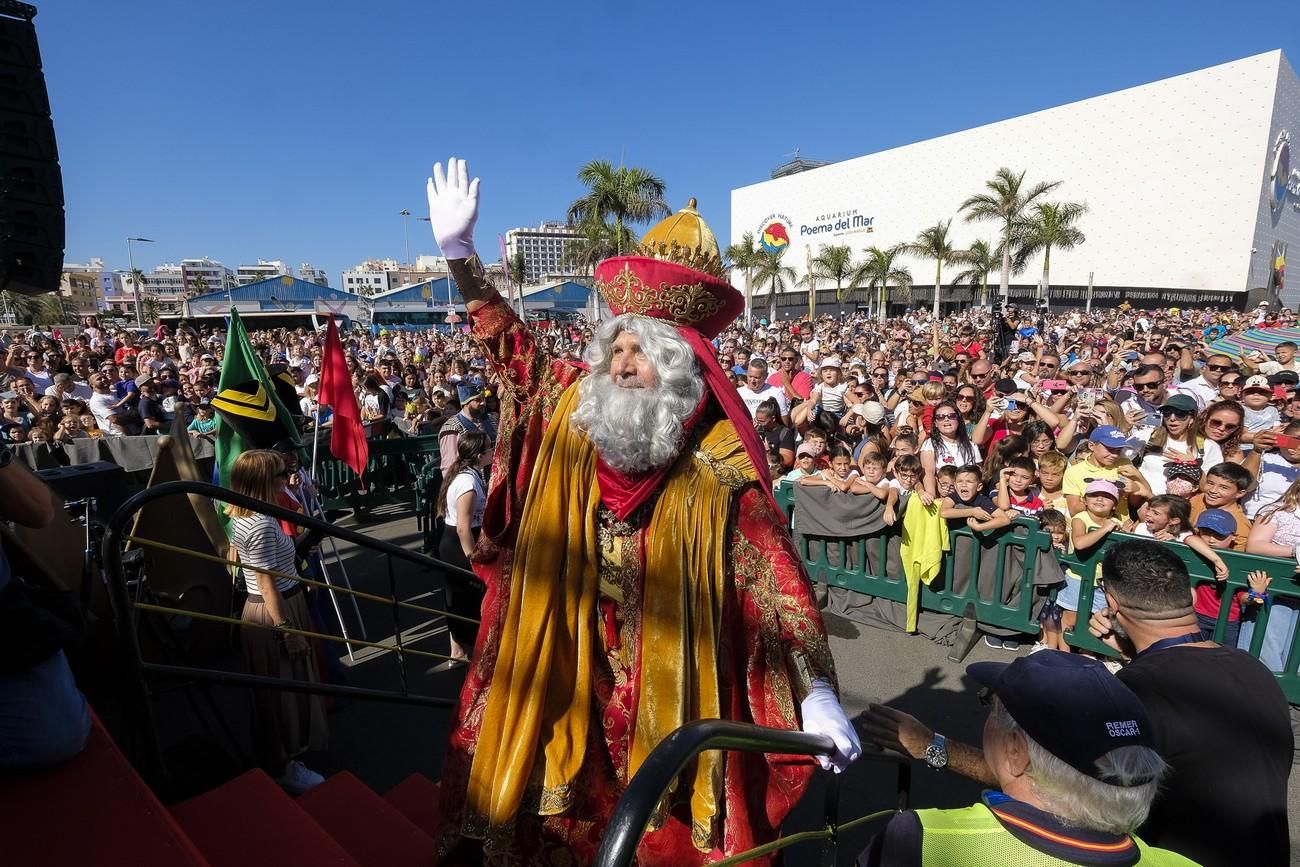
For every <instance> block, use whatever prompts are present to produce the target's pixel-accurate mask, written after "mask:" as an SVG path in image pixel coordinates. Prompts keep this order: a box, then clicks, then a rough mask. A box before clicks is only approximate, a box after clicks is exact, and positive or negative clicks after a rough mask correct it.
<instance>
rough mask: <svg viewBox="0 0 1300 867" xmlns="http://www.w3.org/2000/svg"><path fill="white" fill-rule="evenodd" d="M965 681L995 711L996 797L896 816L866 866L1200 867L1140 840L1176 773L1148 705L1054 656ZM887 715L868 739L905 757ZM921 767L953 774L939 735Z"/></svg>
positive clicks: (1100, 673)
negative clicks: (1163, 753) (1166, 780)
mask: <svg viewBox="0 0 1300 867" xmlns="http://www.w3.org/2000/svg"><path fill="white" fill-rule="evenodd" d="M966 670H967V672H968V673H969V674H970V675H971V677H972V678H974V679H975V680H976V681H978V682H979V683H980V684H981V685H982V686H983V687H984V690H983V691H982V693H981V699H985V698H986V697H987V698H988V699H989V700H990V701H991V707H990V711H989V717H988V720H987V721H986V722H985V723H984V743H983V761H984V763H985V764H986V765H987V769H988V777H989V778H990V779H991V780H994V781H996V783H997V789H995V790H990V791H986V792H985V793H984V795H983V796H982V797H981V798H980V800H979V802H978V803H976V804H973V805H971V806H969V807H965V808H962V809H957V810H935V809H929V810H907V811H904V812H902V813H899V814H898V815H896V816H895V817H894V818H893V819H892V820H891V821H890V823H889V825H888V826H886V828H885V830H884V831H883V832H882V833H880V834H879V835H877V836H876V838H875V839H874V840H873V841H872V842H871V845H870V846H869V847H868V848H867V850H866V851H865V852H864V853H863V854H862V856H861V857H860V858H859V860H858V863H859V865H863V867H894V865H913V864H919V865H927V867H929V865H940V867H941V865H953V867H957V865H960V867H979V865H990V867H991V865H1021V864H1034V865H1049V864H1063V865H1064V864H1084V865H1102V864H1106V865H1187V864H1191V863H1192V862H1190V861H1188V860H1187V859H1186V858H1183V857H1182V856H1180V855H1177V854H1174V853H1173V852H1169V851H1166V850H1164V849H1156V848H1154V847H1152V846H1149V845H1147V844H1146V843H1145V842H1144V841H1142V840H1140V839H1138V838H1137V837H1135V836H1134V834H1133V832H1134V830H1135V829H1136V828H1137V827H1138V826H1139V825H1141V824H1142V822H1143V821H1144V820H1145V819H1146V817H1147V813H1148V811H1149V810H1150V809H1151V803H1152V801H1153V800H1154V798H1155V797H1156V792H1157V789H1158V787H1159V785H1160V780H1161V778H1162V777H1163V776H1164V774H1165V772H1166V770H1167V766H1166V764H1165V762H1164V761H1163V760H1162V759H1161V758H1160V755H1159V754H1158V753H1157V752H1156V750H1155V743H1154V740H1153V733H1152V726H1151V722H1150V720H1149V719H1148V718H1147V712H1146V710H1145V709H1144V708H1143V706H1142V702H1141V701H1139V700H1138V697H1137V696H1136V695H1134V694H1133V692H1132V690H1130V689H1129V688H1128V687H1126V686H1125V685H1124V684H1123V683H1121V682H1120V681H1119V680H1117V679H1116V678H1115V677H1114V676H1113V675H1112V674H1111V673H1110V672H1109V671H1107V670H1106V668H1105V666H1103V665H1102V664H1101V663H1100V662H1098V661H1097V660H1095V659H1092V658H1089V657H1085V656H1080V655H1076V654H1071V653H1064V652H1061V651H1056V650H1047V651H1043V652H1041V653H1036V654H1033V655H1032V656H1026V657H1022V658H1020V659H1017V660H1015V661H1014V662H1011V663H1009V664H1008V663H1001V662H977V663H974V664H973V665H970V666H968V667H967V669H966ZM889 713H896V712H895V711H893V710H892V709H891V708H882V707H880V706H873V707H872V709H871V712H870V713H869V715H868V717H867V731H868V733H869V734H870V735H871V736H872V737H873V738H874V739H875V740H876V742H877V743H878V744H879V745H881V746H888V747H893V748H895V749H899V750H901V751H903V752H907V751H908V750H907V748H906V747H904V746H903V744H902V743H901V742H900V740H899V732H898V728H897V726H896V725H894V724H892V721H891V719H890V718H889V716H888V714H889ZM966 749H967V750H969V749H970V748H966ZM924 756H925V760H926V762H927V763H928V764H929V765H930V766H931V767H935V768H942V767H944V766H945V765H946V764H947V758H948V754H947V748H946V744H945V742H944V739H943V737H942V736H941V735H934V736H933V743H932V744H931V745H930V746H928V747H927V748H926V750H925V753H924Z"/></svg>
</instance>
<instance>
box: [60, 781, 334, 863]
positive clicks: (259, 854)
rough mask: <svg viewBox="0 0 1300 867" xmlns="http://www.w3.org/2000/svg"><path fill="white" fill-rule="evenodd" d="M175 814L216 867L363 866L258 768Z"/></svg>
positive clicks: (174, 808) (177, 806)
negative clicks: (264, 866) (265, 865)
mask: <svg viewBox="0 0 1300 867" xmlns="http://www.w3.org/2000/svg"><path fill="white" fill-rule="evenodd" d="M171 812H172V815H173V816H175V817H176V821H177V822H179V823H180V825H181V827H182V828H184V829H185V833H186V834H188V835H189V837H190V839H191V840H193V841H194V845H195V846H197V847H198V850H199V851H200V852H202V853H203V855H204V857H206V858H207V860H208V863H209V864H211V865H212V867H253V865H260V864H274V865H276V867H360V865H359V864H358V863H357V861H356V860H355V859H354V858H353V857H352V856H351V855H349V854H348V853H347V851H346V850H345V849H344V848H343V847H342V846H340V845H339V844H338V842H337V841H336V840H335V839H334V838H333V837H331V836H330V835H329V834H328V833H326V831H325V829H324V828H322V827H321V826H320V825H318V824H317V823H316V821H315V820H314V819H312V818H311V816H309V815H307V813H306V812H305V811H304V810H303V809H302V808H301V807H299V806H298V804H296V803H294V800H293V798H291V797H289V796H288V795H287V794H285V793H284V791H283V790H281V789H280V787H279V786H277V785H276V784H275V782H274V781H272V779H271V778H270V777H268V776H267V775H266V774H265V773H264V772H263V771H260V770H253V771H248V772H247V773H244V774H242V775H240V776H238V777H236V778H235V779H233V780H231V781H230V782H228V783H225V784H224V785H221V786H218V787H217V788H215V789H213V790H212V791H210V792H204V793H203V794H202V795H199V796H198V797H197V798H191V799H190V800H188V801H184V802H182V803H180V804H175V805H173V806H172V808H171ZM92 839H93V838H92ZM74 863H75V862H74ZM81 863H86V864H93V863H95V861H94V860H93V859H91V860H88V861H84V862H81Z"/></svg>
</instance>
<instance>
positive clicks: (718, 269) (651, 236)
mask: <svg viewBox="0 0 1300 867" xmlns="http://www.w3.org/2000/svg"><path fill="white" fill-rule="evenodd" d="M695 208H696V201H695V199H694V198H691V199H690V201H688V202H687V203H686V207H685V208H683V209H682V210H680V211H678V212H677V213H675V214H672V215H671V216H668V217H665V218H664V219H662V220H660V221H659V222H658V223H656V224H655V225H654V227H653V228H651V229H650V231H648V232H646V233H645V236H644V237H642V238H641V244H640V246H639V247H638V248H637V253H638V254H639V255H642V256H648V257H650V258H651V259H659V260H661V261H664V262H675V263H676V264H678V265H684V266H685V267H687V268H690V269H692V270H695V271H699V272H701V273H704V274H709V275H711V276H714V277H718V278H723V277H725V271H724V269H723V267H722V254H721V252H720V251H719V250H718V239H717V238H716V237H715V236H714V234H713V230H712V229H710V228H709V225H708V223H706V222H704V219H703V218H702V217H701V216H700V212H699V211H697V210H696V209H695Z"/></svg>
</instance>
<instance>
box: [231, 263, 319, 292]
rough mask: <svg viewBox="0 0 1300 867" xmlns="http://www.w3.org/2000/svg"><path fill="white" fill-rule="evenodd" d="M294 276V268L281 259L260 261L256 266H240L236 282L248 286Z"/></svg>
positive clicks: (237, 270) (236, 270)
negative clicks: (274, 278)
mask: <svg viewBox="0 0 1300 867" xmlns="http://www.w3.org/2000/svg"><path fill="white" fill-rule="evenodd" d="M292 276H293V268H291V267H289V265H287V264H286V263H284V262H281V261H280V260H279V259H269V260H268V259H258V260H257V264H256V265H240V266H239V267H238V268H236V269H235V280H236V281H237V283H238V285H240V286H247V285H248V284H249V283H256V282H258V281H259V280H269V279H271V278H272V277H292ZM303 279H304V280H305V279H307V278H306V277H304V278H303Z"/></svg>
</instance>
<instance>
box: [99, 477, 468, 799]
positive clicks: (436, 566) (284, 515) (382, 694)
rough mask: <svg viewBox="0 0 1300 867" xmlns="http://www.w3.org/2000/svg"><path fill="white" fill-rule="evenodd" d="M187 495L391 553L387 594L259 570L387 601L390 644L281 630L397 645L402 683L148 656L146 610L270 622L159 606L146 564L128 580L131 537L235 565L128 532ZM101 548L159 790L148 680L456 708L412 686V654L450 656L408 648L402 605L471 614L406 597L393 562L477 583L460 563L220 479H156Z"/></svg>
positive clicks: (322, 636)
mask: <svg viewBox="0 0 1300 867" xmlns="http://www.w3.org/2000/svg"><path fill="white" fill-rule="evenodd" d="M413 453H414V452H413ZM186 494H197V495H199V496H203V497H208V498H210V499H212V500H215V501H217V502H224V503H229V504H232V505H236V506H242V507H244V508H248V509H251V510H253V511H256V512H260V513H262V514H265V515H269V516H271V517H272V518H275V519H276V520H280V521H290V522H292V523H294V524H297V525H298V526H300V527H304V528H307V529H309V530H316V531H319V532H320V533H322V534H323V535H325V536H331V537H334V538H337V539H342V540H344V541H346V542H351V543H352V544H354V545H356V546H358V547H360V548H364V549H367V550H369V551H372V552H374V553H376V554H379V555H382V556H383V557H385V559H386V563H387V575H388V587H387V591H388V592H387V593H386V594H381V593H365V592H362V591H359V590H352V589H350V588H345V587H341V586H339V585H337V584H333V585H327V584H324V583H322V582H319V581H314V580H312V579H308V578H304V577H302V576H299V575H285V576H280V573H278V572H276V571H274V570H259V571H266V572H268V573H269V574H271V575H273V576H277V577H288V578H292V579H294V580H297V581H300V582H302V583H304V584H307V585H309V586H315V587H317V588H321V589H325V588H328V589H329V590H331V591H332V592H334V593H344V594H350V595H352V596H353V597H355V598H358V599H362V600H366V601H370V602H377V603H380V604H382V605H384V607H385V608H386V609H387V610H388V612H389V614H390V616H391V618H392V624H393V639H392V643H391V644H390V643H381V642H374V641H364V640H361V639H356V638H346V637H339V636H336V635H330V634H327V633H322V632H315V631H311V630H307V629H285V630H283V631H285V632H291V633H294V634H297V635H301V636H303V637H305V638H312V639H316V640H319V641H327V642H336V643H341V644H346V645H349V646H357V647H369V648H374V649H379V650H391V651H393V654H394V656H393V658H394V661H395V663H396V667H397V677H398V688H397V689H371V688H364V687H354V686H344V685H340V684H331V683H320V682H311V681H298V680H292V679H280V678H268V677H261V676H257V675H252V674H248V673H245V672H241V671H231V670H226V669H214V668H207V667H200V666H196V665H191V664H184V662H185V660H184V659H180V660H175V661H163V662H159V661H154V660H146V659H145V658H144V657H143V655H142V652H141V644H140V636H139V626H140V620H141V615H142V613H147V614H150V615H159V616H163V617H177V618H192V619H195V620H203V621H208V622H214V623H221V624H225V625H226V626H227V627H230V628H232V629H234V628H238V629H256V628H271V627H264V626H261V625H259V624H253V623H246V622H243V621H242V620H240V619H238V618H237V617H235V616H232V615H233V614H234V612H233V611H226V612H218V611H204V610H194V609H192V608H186V607H183V604H180V603H178V604H159V602H168V601H169V600H166V599H161V600H158V599H155V598H154V597H153V596H152V595H151V592H150V588H149V586H148V571H147V569H146V571H145V572H144V573H143V577H141V578H138V579H137V580H135V581H134V582H133V583H130V584H129V583H128V580H127V575H126V568H125V565H124V562H123V555H124V551H125V544H126V543H127V542H128V541H129V542H132V543H134V544H137V545H139V546H142V547H143V548H144V549H145V550H146V551H147V550H148V549H151V548H161V549H167V550H170V551H172V552H175V553H184V554H188V555H189V556H193V557H196V558H199V559H204V560H208V561H210V562H211V561H215V562H218V563H221V564H223V565H227V566H235V565H237V564H236V563H235V562H234V561H231V560H228V559H226V558H222V557H218V556H215V555H212V554H206V553H203V552H199V551H188V550H185V551H182V550H180V549H178V548H176V547H175V546H171V545H168V544H166V543H162V542H157V541H155V540H151V539H145V538H138V537H135V536H129V535H127V533H126V529H127V527H128V526H129V525H130V523H131V522H132V520H133V519H134V517H135V515H136V513H137V512H138V511H139V510H140V509H142V508H143V507H144V506H145V505H146V504H148V503H150V502H152V501H154V500H158V499H162V498H164V497H175V496H184V495H186ZM101 552H102V555H103V561H104V568H105V573H106V574H105V580H106V582H107V585H108V595H109V599H110V602H111V605H112V611H113V622H114V628H115V631H116V632H117V637H118V642H117V647H118V649H119V651H120V653H121V655H122V663H123V667H124V670H125V672H126V677H125V678H124V685H125V694H124V700H125V703H126V708H127V714H128V722H129V723H130V725H131V733H132V734H133V736H134V738H135V740H136V743H137V745H138V750H137V751H135V752H137V755H138V762H137V766H138V767H140V769H141V773H142V775H143V776H144V777H145V779H146V780H148V781H149V782H150V784H151V785H153V786H155V788H156V789H159V790H162V791H165V790H166V788H167V785H168V773H167V768H166V764H165V762H164V759H163V752H162V749H161V742H160V738H159V735H158V728H157V724H156V721H155V719H154V713H153V695H152V690H151V686H150V684H151V682H152V681H153V680H156V679H167V680H181V681H185V682H193V683H217V684H227V685H235V686H245V687H265V688H272V689H277V690H282V691H287V692H306V693H312V694H317V695H330V696H336V697H341V698H357V699H371V700H378V701H390V702H397V703H401V704H411V705H420V706H426V707H438V708H446V709H452V708H454V707H455V704H456V702H455V700H454V699H451V698H444V697H441V696H430V695H421V694H418V693H415V692H412V691H411V690H410V689H409V688H408V684H407V660H408V657H415V658H417V659H419V658H426V659H438V660H445V659H448V658H449V657H448V656H447V655H446V654H442V653H435V652H432V651H427V650H417V649H415V648H413V647H410V646H408V642H410V641H415V640H418V639H419V638H421V637H427V636H415V637H411V638H404V636H403V632H402V627H401V621H400V619H399V614H400V612H401V611H402V610H403V609H406V610H413V611H418V612H420V613H421V614H424V615H433V616H443V617H451V618H458V619H461V620H466V619H467V618H463V617H461V616H460V615H457V614H453V613H451V612H447V611H444V610H441V609H437V608H434V607H431V606H426V605H419V604H416V603H413V602H409V601H406V600H404V599H402V598H401V596H400V595H399V593H398V588H397V577H396V572H395V571H394V568H393V560H394V559H397V560H405V561H407V562H409V563H413V564H415V565H417V566H420V567H422V568H424V569H425V570H427V571H429V572H430V573H433V574H440V575H442V576H443V578H444V580H465V581H471V582H475V583H477V581H478V578H477V576H475V575H474V573H472V572H470V571H468V570H465V569H461V568H460V567H458V566H454V565H451V564H448V563H443V562H442V561H440V560H436V559H434V558H432V557H428V556H425V555H424V554H420V553H416V552H414V551H408V550H406V549H404V548H400V547H398V546H396V545H393V544H392V543H390V542H384V541H381V540H378V539H374V538H371V537H370V536H367V535H364V534H362V533H359V532H357V531H355V530H350V529H347V528H344V527H339V526H336V525H334V524H330V523H328V522H326V521H323V520H320V519H317V518H313V517H309V516H307V515H304V514H302V513H299V512H295V511H291V510H289V509H286V508H284V507H282V506H279V505H276V504H273V503H266V502H262V501H261V500H257V499H254V498H252V497H246V496H244V495H242V494H237V493H235V492H234V491H230V490H227V489H225V488H221V487H218V486H216V485H209V484H204V483H201V482H184V481H180V482H166V483H164V484H161V485H156V486H154V487H152V488H148V489H146V490H144V491H141V492H140V493H138V494H136V495H134V496H132V497H131V498H130V499H128V500H127V501H126V502H125V503H124V504H123V505H122V507H121V508H119V509H118V510H117V511H116V512H115V513H114V514H113V516H112V517H111V518H110V519H109V522H108V528H107V530H106V531H105V533H104V537H103V542H102V546H101ZM470 622H477V621H470ZM177 662H180V663H181V664H176V663H177Z"/></svg>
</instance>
